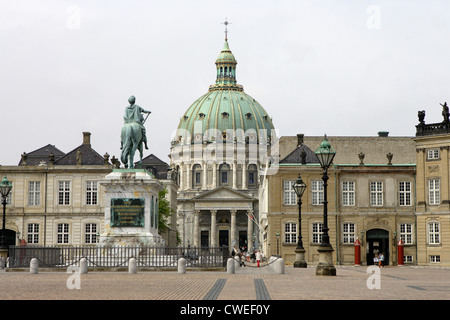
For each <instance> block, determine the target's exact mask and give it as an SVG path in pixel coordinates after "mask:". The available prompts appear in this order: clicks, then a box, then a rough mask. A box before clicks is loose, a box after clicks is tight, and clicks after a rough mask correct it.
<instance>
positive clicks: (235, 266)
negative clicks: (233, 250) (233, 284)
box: [233, 256, 241, 269]
mask: <svg viewBox="0 0 450 320" xmlns="http://www.w3.org/2000/svg"><path fill="white" fill-rule="evenodd" d="M233 260H234V268H235V269H236V268H240V267H241V262H240V261H239V257H238V256H235V257H234V258H233Z"/></svg>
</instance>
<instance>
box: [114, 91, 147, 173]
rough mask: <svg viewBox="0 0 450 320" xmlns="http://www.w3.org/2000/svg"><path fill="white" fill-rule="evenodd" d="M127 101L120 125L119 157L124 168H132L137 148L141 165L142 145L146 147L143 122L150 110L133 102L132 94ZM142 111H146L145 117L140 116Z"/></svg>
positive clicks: (134, 100)
mask: <svg viewBox="0 0 450 320" xmlns="http://www.w3.org/2000/svg"><path fill="white" fill-rule="evenodd" d="M128 102H129V103H130V105H129V106H128V107H126V108H125V114H124V116H123V119H124V125H123V127H122V133H121V144H120V150H122V152H121V155H120V159H121V160H122V163H123V164H124V165H125V168H128V167H130V168H134V162H133V158H134V154H135V152H136V150H139V154H140V161H139V164H140V165H141V164H142V145H143V144H144V145H145V149H148V146H147V137H146V132H145V127H144V123H145V121H146V120H147V118H148V116H149V115H150V113H151V111H147V110H144V109H143V108H141V107H140V106H138V105H137V104H135V102H136V98H135V97H134V96H131V97H130V98H128ZM142 113H147V117H146V118H145V119H144V117H143V116H142ZM128 163H129V165H128Z"/></svg>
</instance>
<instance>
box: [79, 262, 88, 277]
mask: <svg viewBox="0 0 450 320" xmlns="http://www.w3.org/2000/svg"><path fill="white" fill-rule="evenodd" d="M86 273H88V267H87V259H86V258H81V260H80V274H86Z"/></svg>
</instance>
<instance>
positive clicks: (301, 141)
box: [297, 133, 305, 146]
mask: <svg viewBox="0 0 450 320" xmlns="http://www.w3.org/2000/svg"><path fill="white" fill-rule="evenodd" d="M304 136H305V135H304V134H303V133H299V134H297V146H300V145H302V144H303V137H304Z"/></svg>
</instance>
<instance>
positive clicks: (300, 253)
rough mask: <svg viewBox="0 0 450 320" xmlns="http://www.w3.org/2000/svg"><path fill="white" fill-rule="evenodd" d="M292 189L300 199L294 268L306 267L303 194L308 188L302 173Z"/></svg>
mask: <svg viewBox="0 0 450 320" xmlns="http://www.w3.org/2000/svg"><path fill="white" fill-rule="evenodd" d="M292 189H294V191H295V193H296V194H297V199H298V202H297V203H298V241H297V248H295V262H294V268H306V267H307V266H308V265H307V263H306V261H305V251H306V250H305V249H304V248H303V241H302V196H303V193H304V192H305V190H306V184H305V183H304V182H303V180H302V177H300V173H299V174H298V178H297V180H296V181H295V184H294V185H293V186H292Z"/></svg>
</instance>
